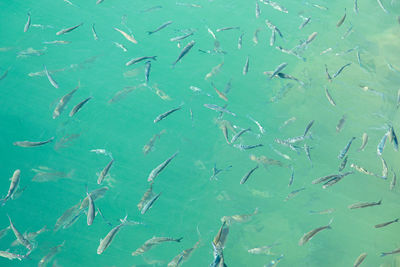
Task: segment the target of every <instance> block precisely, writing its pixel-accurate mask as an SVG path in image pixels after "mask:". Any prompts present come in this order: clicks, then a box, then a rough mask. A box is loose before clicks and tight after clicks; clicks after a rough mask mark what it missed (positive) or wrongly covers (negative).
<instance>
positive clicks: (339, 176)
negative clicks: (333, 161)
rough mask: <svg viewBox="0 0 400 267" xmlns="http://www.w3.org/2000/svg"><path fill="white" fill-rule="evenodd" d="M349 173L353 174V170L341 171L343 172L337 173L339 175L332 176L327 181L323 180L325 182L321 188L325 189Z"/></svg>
mask: <svg viewBox="0 0 400 267" xmlns="http://www.w3.org/2000/svg"><path fill="white" fill-rule="evenodd" d="M349 174H353V172H352V171H350V172H346V173H343V174H339V175H337V176H335V177H333V178H332V179H330V180H328V181H327V182H325V183H324V184H323V186H322V188H323V189H326V188H328V187H330V186H332V185H334V184H336V183H338V182H340V181H341V180H342V179H343V178H344V177H346V176H347V175H349Z"/></svg>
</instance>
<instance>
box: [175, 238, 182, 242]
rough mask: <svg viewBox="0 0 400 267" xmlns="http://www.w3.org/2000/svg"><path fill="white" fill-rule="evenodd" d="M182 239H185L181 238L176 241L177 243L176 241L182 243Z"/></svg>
mask: <svg viewBox="0 0 400 267" xmlns="http://www.w3.org/2000/svg"><path fill="white" fill-rule="evenodd" d="M182 239H183V237H180V238H178V239H175V241H176V242H181V241H182Z"/></svg>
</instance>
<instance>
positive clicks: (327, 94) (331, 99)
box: [325, 87, 336, 106]
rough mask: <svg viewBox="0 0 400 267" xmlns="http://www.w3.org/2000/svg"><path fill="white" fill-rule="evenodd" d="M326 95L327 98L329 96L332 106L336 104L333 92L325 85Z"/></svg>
mask: <svg viewBox="0 0 400 267" xmlns="http://www.w3.org/2000/svg"><path fill="white" fill-rule="evenodd" d="M325 95H326V98H328V101H329V103H331V105H332V106H336V103H335V100H333V98H332V96H331V94H330V93H329V91H328V88H326V87H325Z"/></svg>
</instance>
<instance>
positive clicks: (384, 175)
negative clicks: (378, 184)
mask: <svg viewBox="0 0 400 267" xmlns="http://www.w3.org/2000/svg"><path fill="white" fill-rule="evenodd" d="M381 161H382V176H381V178H382V179H387V177H388V166H387V164H386V161H385V160H384V159H383V157H381Z"/></svg>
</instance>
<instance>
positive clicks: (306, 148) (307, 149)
mask: <svg viewBox="0 0 400 267" xmlns="http://www.w3.org/2000/svg"><path fill="white" fill-rule="evenodd" d="M303 147H304V152H305V153H306V156H307V158H308V160H309V161H310V163H311V168H312V167H313V163H312V160H311V155H310V146H309V145H307V144H306V143H304V145H303Z"/></svg>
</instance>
